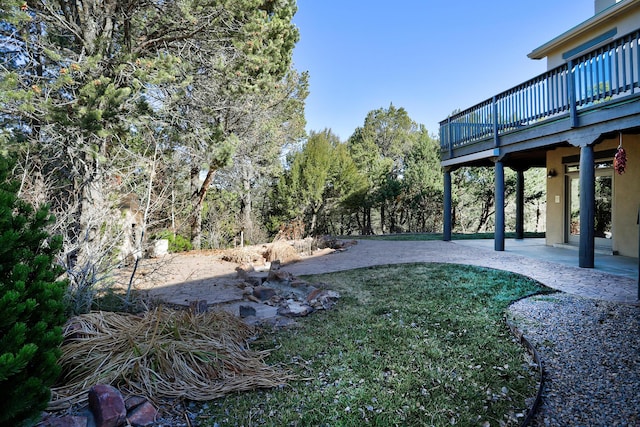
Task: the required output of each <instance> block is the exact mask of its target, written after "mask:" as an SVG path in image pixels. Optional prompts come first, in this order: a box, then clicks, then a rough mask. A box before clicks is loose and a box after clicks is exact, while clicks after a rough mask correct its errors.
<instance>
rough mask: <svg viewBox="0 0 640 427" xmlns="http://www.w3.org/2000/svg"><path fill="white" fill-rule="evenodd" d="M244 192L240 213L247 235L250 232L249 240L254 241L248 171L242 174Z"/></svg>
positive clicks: (241, 197) (241, 198)
mask: <svg viewBox="0 0 640 427" xmlns="http://www.w3.org/2000/svg"><path fill="white" fill-rule="evenodd" d="M242 175H243V176H242V188H243V191H242V194H241V196H240V214H241V216H242V229H243V230H244V231H245V237H246V236H247V234H248V237H249V240H251V241H253V240H254V236H253V215H252V209H253V207H252V204H253V200H252V197H251V179H250V177H249V174H248V173H246V172H245V173H243V174H242Z"/></svg>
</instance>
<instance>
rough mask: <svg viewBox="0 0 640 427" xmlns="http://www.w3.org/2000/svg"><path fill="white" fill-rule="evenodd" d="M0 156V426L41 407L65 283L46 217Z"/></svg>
mask: <svg viewBox="0 0 640 427" xmlns="http://www.w3.org/2000/svg"><path fill="white" fill-rule="evenodd" d="M8 170H9V166H8V163H7V161H6V160H4V159H2V158H0V313H2V314H1V316H0V425H3V426H4V425H12V426H18V425H26V424H28V423H29V422H32V421H33V420H34V419H36V418H37V417H38V416H39V415H40V413H41V411H42V410H43V409H45V408H46V406H47V404H48V402H49V398H50V391H49V387H50V386H51V385H53V383H54V381H55V380H56V378H57V376H58V374H59V372H60V369H59V367H58V365H57V360H58V357H59V356H60V351H59V345H60V343H61V342H62V325H63V324H64V322H65V320H66V319H65V315H64V312H65V308H64V304H63V298H64V292H65V286H66V284H65V283H64V282H61V281H57V280H56V278H57V277H58V276H59V275H60V274H61V269H60V268H59V267H58V268H56V267H54V266H53V261H54V256H55V254H56V253H58V252H59V250H60V248H61V247H62V241H61V240H60V239H58V238H52V239H49V236H48V234H47V233H46V231H44V229H45V227H46V226H47V224H49V223H50V221H51V217H50V215H49V213H48V210H47V209H46V208H41V209H38V210H34V209H33V208H32V207H31V206H30V205H29V204H27V203H24V202H22V201H20V200H19V199H18V198H17V196H16V194H17V185H16V183H13V182H8V181H7V174H8Z"/></svg>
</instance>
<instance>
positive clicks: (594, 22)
mask: <svg viewBox="0 0 640 427" xmlns="http://www.w3.org/2000/svg"><path fill="white" fill-rule="evenodd" d="M639 1H640V0H628V1H621V2H619V3H616V4H614V5H613V6H611V7H608V8H607V9H605V10H603V11H602V12H600V13H598V14H597V15H594V16H592V17H591V18H589V19H587V20H586V21H584V22H582V23H581V24H578V25H576V26H575V27H573V28H571V29H570V30H568V31H566V32H564V33H562V34H561V35H559V36H558V37H556V38H554V39H553V40H551V41H549V42H547V43H545V44H543V45H542V46H540V47H538V48H536V49H534V50H533V51H531V53H529V54H528V55H527V56H528V57H529V58H531V59H543V58H546V57H547V56H548V55H549V52H551V51H553V50H555V49H556V48H557V47H558V46H560V45H562V44H563V43H564V42H566V41H567V40H569V39H572V38H574V37H578V36H580V35H581V34H583V33H586V32H589V31H591V30H593V29H594V28H595V27H597V26H598V25H600V24H601V23H602V22H604V21H606V20H608V19H611V18H614V17H616V16H618V15H620V14H622V13H625V12H627V11H628V10H629V9H631V8H632V7H634V6H636V5H637V3H638V2H639Z"/></svg>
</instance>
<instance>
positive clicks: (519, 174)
mask: <svg viewBox="0 0 640 427" xmlns="http://www.w3.org/2000/svg"><path fill="white" fill-rule="evenodd" d="M516 239H518V240H522V239H524V171H523V170H521V169H518V170H516Z"/></svg>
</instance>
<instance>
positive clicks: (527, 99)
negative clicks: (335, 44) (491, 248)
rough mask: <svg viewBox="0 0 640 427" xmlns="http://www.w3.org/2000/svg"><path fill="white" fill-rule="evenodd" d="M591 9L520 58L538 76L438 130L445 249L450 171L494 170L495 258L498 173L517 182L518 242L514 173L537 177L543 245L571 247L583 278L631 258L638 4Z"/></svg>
mask: <svg viewBox="0 0 640 427" xmlns="http://www.w3.org/2000/svg"><path fill="white" fill-rule="evenodd" d="M594 6H595V8H594V16H593V17H591V18H590V19H588V20H586V21H585V22H582V23H580V24H578V25H576V26H574V27H573V28H571V29H569V30H568V31H566V32H565V33H563V34H561V35H559V36H558V37H556V38H554V39H553V40H551V41H549V42H547V43H545V44H544V45H542V46H540V47H538V48H536V49H534V50H533V51H532V52H531V53H529V55H528V56H529V57H530V58H532V59H537V60H540V59H545V58H546V61H547V72H546V73H544V74H542V75H540V76H537V77H535V78H533V79H531V80H529V81H527V82H524V83H522V84H521V85H518V86H516V87H514V88H511V89H508V90H506V91H504V92H502V93H500V94H497V95H495V96H493V97H492V98H490V99H488V100H486V101H484V102H482V103H480V104H477V105H475V106H472V107H470V108H468V109H466V110H464V111H461V112H460V113H457V114H455V115H452V116H450V117H448V118H447V119H446V120H443V121H442V122H441V123H440V144H441V165H442V167H443V169H444V178H445V179H444V181H445V212H444V238H445V240H450V239H451V226H452V224H451V172H452V171H454V170H456V169H457V168H459V167H462V166H488V167H494V168H495V172H496V174H495V175H496V181H495V197H496V214H495V224H496V231H495V249H496V250H504V234H505V229H504V228H505V218H504V215H505V212H504V168H505V167H509V168H512V169H514V170H515V171H516V172H517V184H518V185H517V197H516V204H517V208H516V234H517V236H518V237H519V238H522V235H523V230H522V228H523V218H522V216H523V206H522V205H523V203H524V202H523V197H522V194H523V188H524V173H523V172H524V171H525V170H527V169H529V168H532V167H543V168H546V169H547V176H548V179H547V203H546V205H547V212H546V216H547V220H546V222H547V229H546V244H547V245H575V246H577V247H578V249H579V251H578V260H577V264H578V265H579V266H580V267H587V268H589V267H593V266H594V253H595V252H596V251H599V250H603V251H607V252H610V253H613V254H619V255H624V256H629V257H638V250H639V248H638V247H639V230H638V227H639V226H638V219H639V215H640V77H639V76H640V0H618V1H616V0H595V3H594ZM569 24H570V23H569ZM625 155H626V163H625V162H623V160H624V159H622V157H625ZM616 157H617V160H616ZM623 166H626V168H624V172H623V171H622V169H623ZM620 172H623V173H620Z"/></svg>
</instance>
